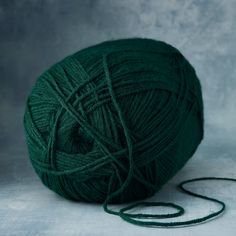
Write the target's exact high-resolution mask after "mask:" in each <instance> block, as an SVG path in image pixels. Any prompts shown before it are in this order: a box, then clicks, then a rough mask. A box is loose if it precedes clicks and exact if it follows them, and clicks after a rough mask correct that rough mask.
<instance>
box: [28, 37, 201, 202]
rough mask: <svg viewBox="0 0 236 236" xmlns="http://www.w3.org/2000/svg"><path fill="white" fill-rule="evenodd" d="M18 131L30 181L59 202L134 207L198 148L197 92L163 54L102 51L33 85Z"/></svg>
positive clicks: (192, 78) (126, 44) (179, 60)
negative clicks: (22, 137)
mask: <svg viewBox="0 0 236 236" xmlns="http://www.w3.org/2000/svg"><path fill="white" fill-rule="evenodd" d="M24 128H25V135H26V141H27V145H28V151H29V157H30V160H31V163H32V165H33V167H34V169H35V171H36V173H37V174H38V176H39V177H40V179H41V180H42V182H43V183H44V184H45V185H46V186H47V187H48V188H50V189H51V190H53V191H54V192H56V193H58V194H59V195H61V196H63V197H65V198H68V199H73V200H77V201H86V202H104V201H105V200H108V199H109V202H112V203H122V202H128V201H134V200H139V199H144V198H146V197H149V196H152V195H153V194H154V193H155V192H157V191H158V190H159V189H160V188H161V186H163V184H165V183H166V182H167V181H168V180H169V179H170V178H172V177H173V176H174V175H175V174H176V173H177V172H178V171H179V170H180V169H181V168H182V167H183V166H184V165H185V163H186V162H187V161H188V160H189V158H190V157H191V156H192V155H193V154H194V152H195V151H196V149H197V147H198V145H199V144H200V142H201V140H202V139H203V103H202V93H201V85H200V83H199V80H198V78H197V75H196V73H195V70H194V68H193V67H192V66H191V64H190V63H189V62H188V60H187V59H186V58H185V57H184V56H183V55H182V54H181V53H180V52H179V51H178V50H177V49H176V48H174V47H172V46H171V45H169V44H166V43H164V42H162V41H156V40H152V39H141V38H134V39H121V40H113V41H107V42H103V43H100V44H97V45H95V46H92V47H88V48H85V49H83V50H81V51H79V52H77V53H75V54H73V55H70V56H68V57H66V58H65V59H63V60H61V61H60V62H58V63H56V64H55V65H53V66H52V67H51V68H49V69H48V70H47V71H45V72H44V73H43V74H42V75H40V76H39V78H38V79H37V81H36V83H35V85H34V86H33V88H32V91H31V93H30V95H29V97H28V100H27V104H26V110H25V115H24Z"/></svg>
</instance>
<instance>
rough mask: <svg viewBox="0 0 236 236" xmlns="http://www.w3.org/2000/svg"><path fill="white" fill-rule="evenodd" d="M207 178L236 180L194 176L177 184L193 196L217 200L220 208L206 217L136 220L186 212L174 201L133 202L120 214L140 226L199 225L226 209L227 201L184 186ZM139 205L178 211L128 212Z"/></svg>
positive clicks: (169, 216) (174, 215) (223, 178)
mask: <svg viewBox="0 0 236 236" xmlns="http://www.w3.org/2000/svg"><path fill="white" fill-rule="evenodd" d="M206 180H225V181H233V182H236V179H234V178H226V177H201V178H194V179H189V180H185V181H182V182H180V183H179V184H178V185H177V188H178V189H179V190H181V191H182V192H183V193H185V194H187V195H190V196H193V197H197V198H201V199H204V200H207V201H211V202H215V203H217V204H218V205H220V209H219V210H217V211H215V212H213V213H210V214H208V215H206V216H204V217H199V218H195V219H192V220H187V221H175V222H158V221H141V220H136V218H138V219H148V218H153V219H160V218H162V219H166V218H174V217H178V216H181V215H183V214H184V208H183V207H182V206H180V205H177V204H174V203H166V202H143V201H141V202H138V203H135V204H131V205H129V206H127V207H124V208H121V209H120V210H119V216H120V217H121V218H122V219H123V220H125V221H127V222H129V223H132V224H135V225H139V226H147V227H164V228H166V227H180V226H193V225H197V224H200V223H205V222H206V221H209V220H211V219H213V218H215V217H217V216H219V215H220V214H222V213H223V212H224V210H225V207H226V205H225V203H224V202H223V201H220V200H218V199H215V198H210V197H208V196H206V195H202V194H198V193H195V192H193V191H190V190H188V189H187V188H185V187H184V186H185V185H186V184H187V183H193V182H199V181H206ZM138 206H148V207H150V206H163V207H165V206H168V207H172V208H173V209H176V210H178V211H177V212H176V213H172V214H159V215H158V214H131V213H127V211H128V210H131V209H134V208H136V207H138Z"/></svg>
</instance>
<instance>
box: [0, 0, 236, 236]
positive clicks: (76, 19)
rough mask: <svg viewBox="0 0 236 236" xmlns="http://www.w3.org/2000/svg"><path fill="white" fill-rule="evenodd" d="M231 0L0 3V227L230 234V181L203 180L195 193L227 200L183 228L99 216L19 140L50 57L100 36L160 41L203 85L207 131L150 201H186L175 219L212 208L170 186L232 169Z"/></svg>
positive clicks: (235, 54)
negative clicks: (54, 180) (58, 186)
mask: <svg viewBox="0 0 236 236" xmlns="http://www.w3.org/2000/svg"><path fill="white" fill-rule="evenodd" d="M235 9H236V1H235V0H227V1H220V0H212V1H191V0H190V1H187V0H186V1H183V0H179V1H177V0H168V1H158V0H152V1H146V0H137V1H135V0H133V1H131V0H121V1H112V0H110V1H108V0H101V1H95V0H94V1H92V0H91V1H82V0H81V1H62V0H59V1H53V0H51V1H3V0H2V1H0V55H1V57H0V73H1V78H0V235H111V234H112V235H120V234H121V235H122V234H123V235H145V234H149V235H156V234H158V233H160V234H161V233H162V234H165V235H190V233H191V235H224V234H225V235H229V236H230V235H235V234H236V225H235V222H236V197H235V196H236V189H235V185H233V184H231V183H226V182H221V183H206V184H202V185H201V186H200V185H199V184H196V185H194V186H193V188H194V189H196V191H199V192H201V193H208V194H210V195H212V196H215V197H218V198H221V199H222V200H225V201H226V203H227V205H229V208H228V210H227V211H226V213H225V214H224V215H223V216H222V217H220V218H218V219H216V220H214V221H210V222H208V223H207V224H202V225H198V226H195V227H191V228H178V229H147V228H141V227H138V226H133V225H130V224H128V223H126V222H123V221H122V220H120V219H119V218H118V217H115V216H111V215H108V214H105V213H104V212H103V210H102V208H101V206H100V205H89V204H83V203H74V202H69V201H66V200H64V199H62V198H60V197H58V196H56V195H55V194H54V193H52V192H50V191H49V190H47V189H46V188H45V187H44V186H43V185H42V184H41V183H40V181H39V179H38V178H37V177H36V175H35V174H34V173H33V170H32V168H31V166H30V163H29V161H28V157H27V150H26V146H25V143H24V136H23V128H22V117H23V112H24V104H25V99H26V97H27V95H28V93H29V92H30V89H31V86H32V85H33V84H34V82H35V79H36V77H37V76H38V75H39V74H40V73H41V72H42V71H43V70H45V69H46V68H47V67H48V66H50V65H51V64H52V63H54V62H56V61H58V60H60V59H61V58H63V57H64V56H66V55H68V54H71V53H73V52H75V51H77V50H79V49H81V48H83V47H85V46H89V45H92V44H94V43H98V42H101V41H103V40H107V39H115V38H126V37H136V36H140V37H149V38H155V39H160V40H164V41H166V42H168V43H170V44H172V45H174V46H176V47H177V48H179V49H180V50H181V51H182V52H183V54H184V55H185V56H186V57H187V58H188V59H189V60H190V61H191V63H192V64H193V65H194V66H195V68H196V71H197V73H198V75H199V78H200V80H201V83H202V87H203V98H204V105H205V139H204V141H203V143H202V145H201V147H200V149H199V150H198V151H197V153H196V154H195V155H194V157H193V159H192V160H191V161H189V162H188V164H187V165H186V166H185V168H184V169H183V170H182V171H181V172H180V173H179V174H178V175H177V176H176V178H174V179H173V180H171V181H170V182H169V183H168V184H167V185H166V186H165V187H164V188H163V189H162V191H161V192H160V193H158V194H156V196H155V197H154V199H155V200H161V199H164V200H168V201H176V202H177V203H180V204H183V205H184V206H186V207H187V215H186V216H185V217H183V218H182V219H183V220H184V219H186V218H188V219H190V218H192V217H194V216H200V215H204V214H205V213H208V212H210V211H211V210H213V209H215V208H217V206H215V205H214V204H213V205H211V204H209V203H206V202H204V201H200V200H195V199H193V198H190V197H188V196H185V195H183V194H181V193H177V192H176V191H175V188H174V184H176V183H178V182H179V181H180V180H183V179H187V178H191V177H199V176H205V175H207V176H208V175H213V176H228V177H236V156H235V152H236V150H235V147H234V145H235V142H236V135H235V133H236V122H235V116H236V66H235V65H236V47H235V42H236V20H235V19H236V11H235Z"/></svg>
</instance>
